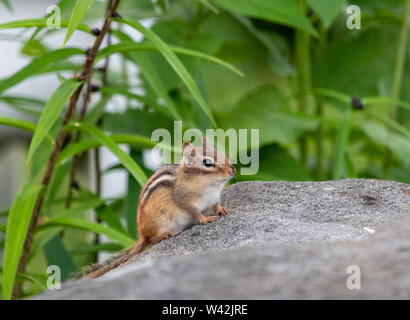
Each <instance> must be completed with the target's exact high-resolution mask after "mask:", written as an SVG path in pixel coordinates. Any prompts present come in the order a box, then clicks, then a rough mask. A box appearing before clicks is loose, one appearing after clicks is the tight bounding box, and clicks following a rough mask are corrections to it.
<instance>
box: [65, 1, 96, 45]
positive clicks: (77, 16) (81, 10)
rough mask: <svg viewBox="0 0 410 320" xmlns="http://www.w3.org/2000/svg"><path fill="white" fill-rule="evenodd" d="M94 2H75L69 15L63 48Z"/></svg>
mask: <svg viewBox="0 0 410 320" xmlns="http://www.w3.org/2000/svg"><path fill="white" fill-rule="evenodd" d="M94 1H95V0H77V2H76V4H75V7H74V10H73V13H72V14H71V18H70V21H69V23H68V27H67V33H66V35H65V39H64V43H63V47H64V46H65V45H66V43H67V41H68V39H70V37H71V35H72V34H73V32H74V30H75V29H77V27H78V26H79V24H80V23H81V21H82V20H83V18H84V16H85V15H86V13H87V12H88V10H89V9H90V7H91V6H92V4H93V3H94Z"/></svg>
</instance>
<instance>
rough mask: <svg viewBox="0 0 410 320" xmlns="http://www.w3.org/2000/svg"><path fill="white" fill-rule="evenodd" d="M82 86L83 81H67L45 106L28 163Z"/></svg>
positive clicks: (32, 142)
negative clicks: (72, 96)
mask: <svg viewBox="0 0 410 320" xmlns="http://www.w3.org/2000/svg"><path fill="white" fill-rule="evenodd" d="M80 85H81V81H77V80H76V79H69V80H66V81H64V82H63V83H62V84H61V85H60V86H59V87H58V88H57V90H56V91H55V92H54V93H53V94H52V95H51V97H50V99H49V100H48V101H47V103H46V105H45V106H44V109H43V112H42V113H41V116H40V119H39V120H38V123H37V126H36V130H35V132H34V136H33V139H32V141H31V143H30V148H29V151H28V156H27V162H29V161H30V160H31V157H32V156H33V154H34V152H35V151H36V150H37V148H38V147H39V146H40V144H41V142H42V141H43V139H44V138H45V137H46V136H47V133H48V132H49V131H50V130H51V128H52V127H53V125H54V123H55V122H56V121H57V119H58V117H59V116H60V114H61V113H62V111H63V109H64V106H65V104H66V102H67V101H68V99H69V98H70V96H71V95H72V94H73V93H74V91H76V90H77V88H78V87H79V86H80Z"/></svg>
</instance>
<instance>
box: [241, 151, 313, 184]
mask: <svg viewBox="0 0 410 320" xmlns="http://www.w3.org/2000/svg"><path fill="white" fill-rule="evenodd" d="M237 172H238V173H237V174H236V175H235V177H234V179H235V181H244V180H262V181H272V180H285V181H308V180H311V176H310V173H309V171H308V170H307V168H306V167H304V166H303V164H302V163H300V162H299V161H297V160H296V159H295V158H294V157H293V156H292V155H291V154H290V153H289V152H288V151H287V150H286V149H285V148H283V147H281V146H279V145H278V144H276V143H275V144H271V145H267V146H264V147H262V148H260V150H259V170H258V173H256V174H255V175H240V174H239V173H240V169H239V168H238V165H237Z"/></svg>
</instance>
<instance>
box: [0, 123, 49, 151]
mask: <svg viewBox="0 0 410 320" xmlns="http://www.w3.org/2000/svg"><path fill="white" fill-rule="evenodd" d="M0 125H5V126H9V127H14V128H18V129H22V130H26V131H30V132H35V130H36V125H35V124H34V123H31V122H29V121H26V120H21V119H15V118H6V117H0ZM45 139H46V140H47V142H48V143H49V144H50V145H53V143H54V141H53V139H52V138H50V136H48V135H46V136H45Z"/></svg>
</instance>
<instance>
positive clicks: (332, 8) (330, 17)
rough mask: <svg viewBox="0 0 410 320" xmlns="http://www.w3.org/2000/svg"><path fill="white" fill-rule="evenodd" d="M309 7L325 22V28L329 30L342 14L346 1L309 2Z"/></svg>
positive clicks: (318, 0)
mask: <svg viewBox="0 0 410 320" xmlns="http://www.w3.org/2000/svg"><path fill="white" fill-rule="evenodd" d="M308 3H309V6H310V7H311V8H312V10H313V11H314V12H316V13H317V15H318V16H319V17H320V19H321V20H322V21H323V24H324V26H325V28H326V29H327V28H329V27H330V25H331V24H332V22H333V21H334V20H335V19H336V17H337V16H338V15H339V14H340V13H341V12H342V10H343V8H344V6H345V4H346V1H345V0H331V1H329V0H308Z"/></svg>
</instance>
